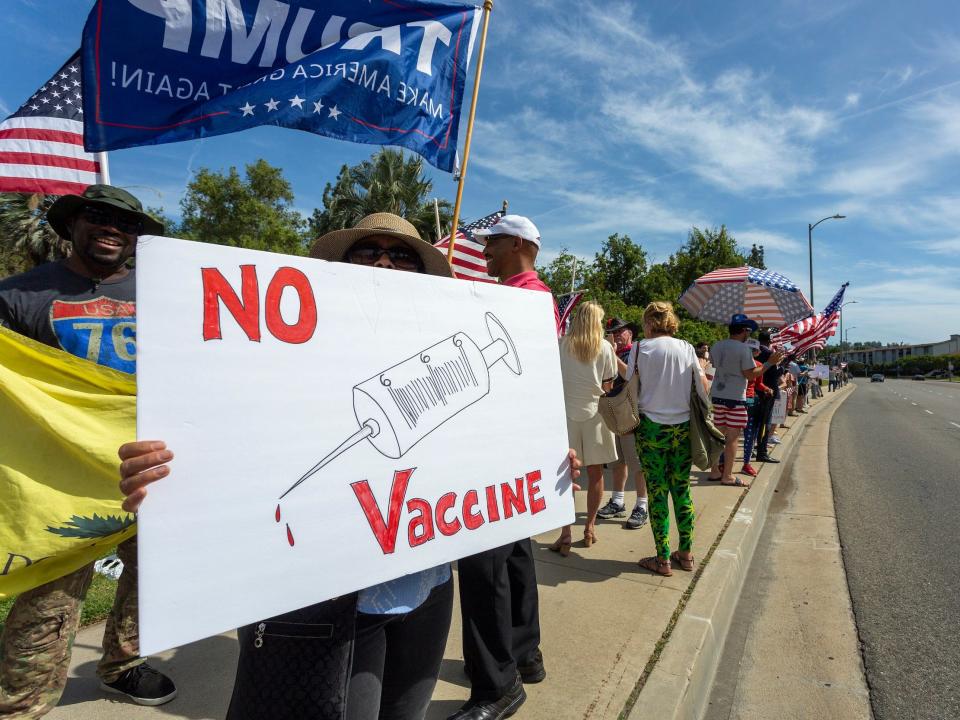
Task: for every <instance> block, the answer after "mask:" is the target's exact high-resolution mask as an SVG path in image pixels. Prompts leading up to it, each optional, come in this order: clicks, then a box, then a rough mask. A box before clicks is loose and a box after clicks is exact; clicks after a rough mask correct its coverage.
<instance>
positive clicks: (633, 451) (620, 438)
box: [612, 433, 640, 473]
mask: <svg viewBox="0 0 960 720" xmlns="http://www.w3.org/2000/svg"><path fill="white" fill-rule="evenodd" d="M614 438H615V439H616V445H617V461H616V462H615V463H612V464H613V465H614V466H617V465H623V463H627V467H628V468H629V469H630V472H631V473H638V472H640V458H639V457H638V456H637V437H636V435H634V434H633V433H627V434H626V435H614Z"/></svg>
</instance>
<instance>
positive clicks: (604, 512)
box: [597, 498, 627, 520]
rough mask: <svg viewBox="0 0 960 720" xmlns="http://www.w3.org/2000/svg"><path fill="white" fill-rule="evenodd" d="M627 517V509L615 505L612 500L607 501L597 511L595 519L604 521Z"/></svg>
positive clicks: (617, 504)
mask: <svg viewBox="0 0 960 720" xmlns="http://www.w3.org/2000/svg"><path fill="white" fill-rule="evenodd" d="M626 516H627V508H626V507H625V506H624V505H620V504H619V503H615V502H614V501H613V498H611V499H610V500H608V501H607V504H606V505H604V506H603V507H602V508H600V509H599V510H597V517H598V518H602V519H604V520H609V519H611V518H622V517H626Z"/></svg>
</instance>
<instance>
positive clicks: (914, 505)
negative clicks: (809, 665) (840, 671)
mask: <svg viewBox="0 0 960 720" xmlns="http://www.w3.org/2000/svg"><path fill="white" fill-rule="evenodd" d="M857 383H858V385H859V388H858V389H857V391H856V392H855V393H854V394H853V395H852V396H851V397H850V398H849V399H848V400H847V401H846V402H845V403H844V404H843V406H842V407H841V408H840V409H839V410H838V411H837V413H836V415H834V418H833V423H832V426H831V432H830V446H829V454H830V473H831V476H832V480H833V488H834V499H835V503H836V512H837V523H838V526H839V531H840V541H841V544H842V547H843V559H844V564H845V565H846V570H847V580H848V583H849V586H850V595H851V599H852V601H853V610H854V614H855V616H856V619H857V628H858V630H859V633H860V638H861V640H862V643H863V658H864V664H865V667H866V673H867V681H868V683H869V685H870V697H871V704H872V706H873V711H874V715H875V717H876V718H877V720H908V719H913V718H924V719H926V718H930V719H931V720H946V719H948V718H960V386H958V385H956V384H953V385H949V384H947V383H939V382H919V381H913V380H887V381H886V382H884V383H870V382H867V381H864V380H858V381H857Z"/></svg>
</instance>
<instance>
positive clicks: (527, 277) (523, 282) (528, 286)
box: [502, 270, 560, 335]
mask: <svg viewBox="0 0 960 720" xmlns="http://www.w3.org/2000/svg"><path fill="white" fill-rule="evenodd" d="M502 284H503V285H506V286H508V287H518V288H524V289H525V290H540V291H541V292H547V293H550V296H551V299H552V298H553V291H552V290H551V289H550V288H549V287H547V285H546V283H544V282H543V281H542V280H541V279H540V276H539V275H538V274H537V271H536V270H528V271H527V272H522V273H518V274H516V275H514V276H513V277H510V278H507V279H506V280H504V281H503V283H502ZM553 319H554V321H555V322H556V323H557V335H560V311H559V310H558V309H557V301H556V300H554V301H553Z"/></svg>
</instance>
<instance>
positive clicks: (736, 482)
mask: <svg viewBox="0 0 960 720" xmlns="http://www.w3.org/2000/svg"><path fill="white" fill-rule="evenodd" d="M720 484H721V485H726V486H727V487H745V488H748V487H750V483H745V482H744V481H743V480H741V479H740V478H734V479H733V482H731V483H728V482H722V483H720Z"/></svg>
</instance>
